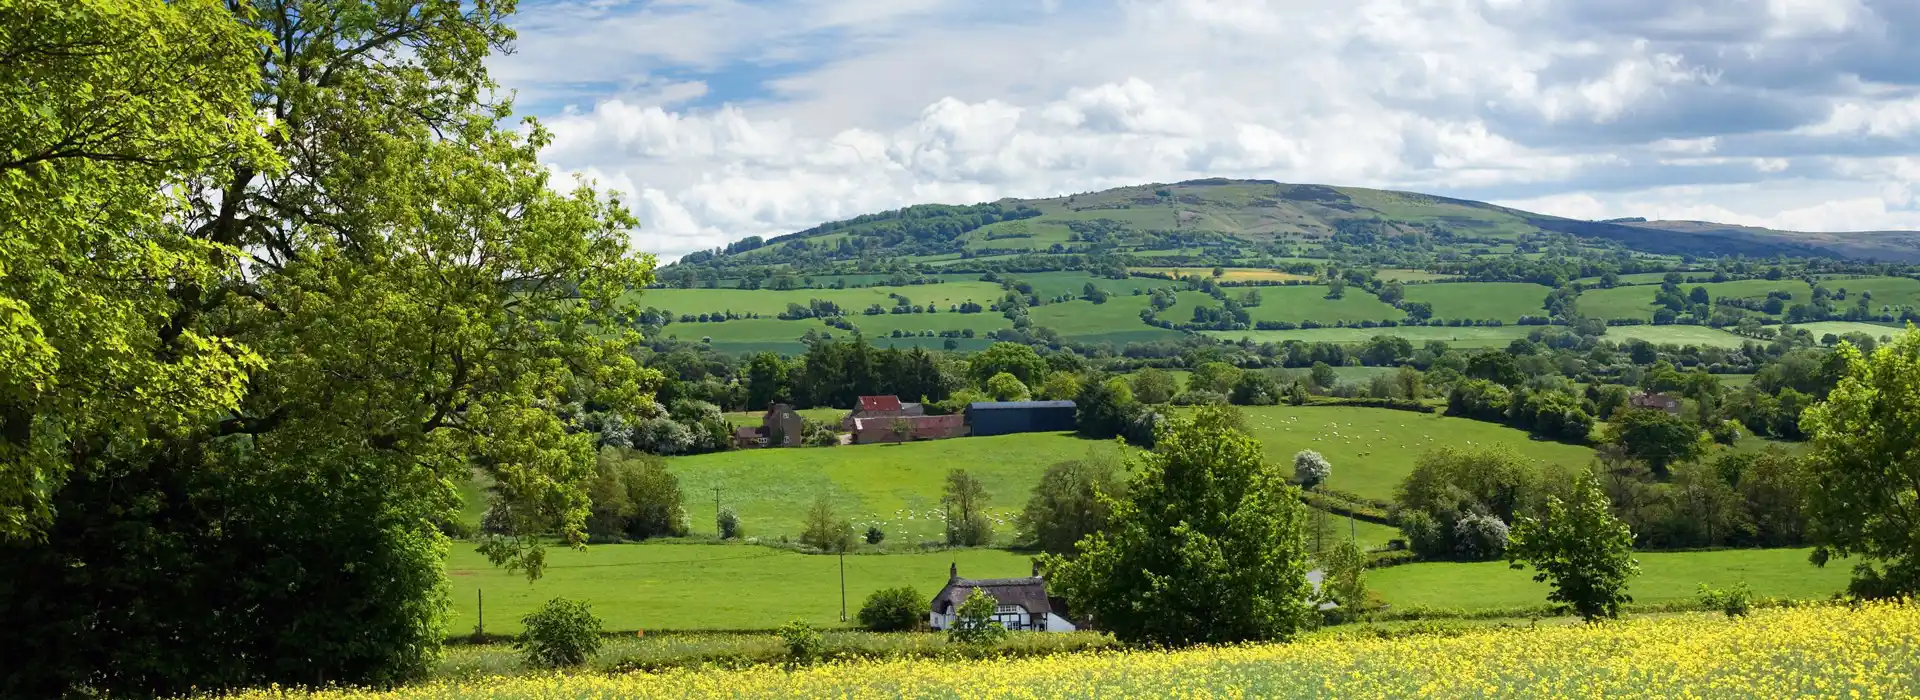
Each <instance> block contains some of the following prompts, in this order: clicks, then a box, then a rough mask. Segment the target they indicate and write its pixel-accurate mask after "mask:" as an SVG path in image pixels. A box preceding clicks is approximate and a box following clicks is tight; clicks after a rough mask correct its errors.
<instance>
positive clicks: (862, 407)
mask: <svg viewBox="0 0 1920 700" xmlns="http://www.w3.org/2000/svg"><path fill="white" fill-rule="evenodd" d="M926 413H927V410H926V407H924V406H921V405H920V404H917V403H902V402H901V401H900V397H898V396H862V397H860V401H859V403H856V404H854V406H853V410H852V411H848V412H847V417H845V418H841V419H840V428H841V429H842V430H856V428H855V427H854V421H856V420H859V419H862V418H898V417H903V416H923V415H926Z"/></svg>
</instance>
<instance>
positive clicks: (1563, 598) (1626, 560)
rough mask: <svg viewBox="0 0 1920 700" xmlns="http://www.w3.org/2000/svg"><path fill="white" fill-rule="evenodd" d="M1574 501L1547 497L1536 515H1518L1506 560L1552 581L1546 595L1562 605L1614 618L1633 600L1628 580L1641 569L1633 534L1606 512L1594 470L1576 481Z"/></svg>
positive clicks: (1581, 613) (1588, 614)
mask: <svg viewBox="0 0 1920 700" xmlns="http://www.w3.org/2000/svg"><path fill="white" fill-rule="evenodd" d="M1570 496H1571V498H1572V501H1571V502H1570V503H1569V502H1563V501H1561V500H1560V498H1559V497H1558V496H1548V497H1547V502H1546V507H1545V508H1544V509H1543V511H1542V513H1541V515H1540V516H1539V517H1538V518H1535V517H1522V518H1521V519H1520V522H1518V523H1517V524H1515V525H1514V527H1513V532H1512V534H1511V539H1510V540H1509V542H1508V544H1507V561H1508V562H1510V563H1511V564H1512V565H1513V568H1516V569H1518V568H1520V567H1521V564H1522V563H1525V564H1527V565H1530V566H1532V567H1533V568H1534V570H1535V573H1534V576H1533V579H1534V580H1535V581H1540V582H1543V583H1548V584H1551V585H1552V586H1553V592H1552V593H1549V594H1548V595H1547V600H1548V601H1551V602H1555V603H1561V604H1564V605H1566V606H1568V607H1570V608H1572V609H1573V612H1574V614H1577V615H1579V616H1580V617H1582V618H1584V619H1587V620H1595V619H1599V618H1603V617H1609V618H1610V617H1617V616H1619V614H1620V606H1621V605H1622V604H1624V603H1630V602H1633V597H1632V596H1629V595H1627V580H1628V579H1629V578H1631V577H1633V576H1634V575H1635V574H1637V573H1639V571H1640V565H1639V562H1636V561H1634V559H1633V533H1632V531H1630V530H1628V529H1627V526H1626V524H1625V523H1622V522H1620V521H1619V520H1618V519H1616V518H1614V517H1613V515H1612V513H1610V512H1608V505H1607V498H1606V494H1604V493H1602V492H1601V491H1600V485H1599V483H1598V482H1597V481H1596V480H1595V478H1594V477H1593V475H1592V474H1588V473H1582V474H1580V475H1579V476H1578V477H1576V478H1575V480H1574V486H1573V490H1572V492H1571V494H1570Z"/></svg>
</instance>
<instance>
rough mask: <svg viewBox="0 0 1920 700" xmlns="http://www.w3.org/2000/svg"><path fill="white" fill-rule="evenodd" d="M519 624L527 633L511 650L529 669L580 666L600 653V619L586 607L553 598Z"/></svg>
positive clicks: (579, 603)
mask: <svg viewBox="0 0 1920 700" xmlns="http://www.w3.org/2000/svg"><path fill="white" fill-rule="evenodd" d="M520 624H522V625H525V626H526V628H527V630H526V632H523V633H521V635H520V638H519V639H518V640H516V641H515V642H514V643H513V647H514V648H515V649H519V650H520V654H521V656H522V658H524V659H526V662H527V665H529V666H536V667H540V668H561V667H566V666H579V665H580V664H583V663H586V662H587V659H589V658H592V657H593V655H594V654H595V653H598V652H599V651H600V618H597V617H594V616H593V612H592V611H590V610H588V609H587V604H586V603H582V602H578V601H572V600H567V599H565V598H554V599H553V600H549V601H547V604H546V605H545V606H542V607H541V608H540V609H539V610H536V611H534V612H531V613H528V614H527V615H526V616H525V617H522V618H520Z"/></svg>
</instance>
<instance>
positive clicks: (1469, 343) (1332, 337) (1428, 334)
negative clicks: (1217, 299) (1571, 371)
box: [1202, 326, 1535, 348]
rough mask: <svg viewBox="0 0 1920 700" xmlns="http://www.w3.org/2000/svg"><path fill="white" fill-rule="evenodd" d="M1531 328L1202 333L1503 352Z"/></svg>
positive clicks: (1231, 338)
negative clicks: (1392, 339) (1390, 341)
mask: <svg viewBox="0 0 1920 700" xmlns="http://www.w3.org/2000/svg"><path fill="white" fill-rule="evenodd" d="M1534 328H1535V326H1497V327H1489V326H1476V327H1463V328H1447V327H1441V326H1395V327H1393V328H1304V329H1300V330H1291V331H1202V332H1203V333H1205V334H1207V335H1210V336H1213V337H1215V338H1219V339H1221V340H1225V341H1229V342H1233V341H1238V340H1240V339H1241V338H1248V339H1251V340H1253V342H1256V343H1284V342H1286V341H1289V340H1298V341H1300V342H1303V343H1364V342H1367V341H1368V340H1371V339H1372V338H1373V337H1374V336H1376V335H1389V336H1399V337H1402V338H1406V339H1407V340H1410V341H1413V344H1414V345H1416V346H1418V345H1420V344H1421V343H1425V342H1427V341H1429V340H1439V341H1444V342H1445V343H1447V344H1448V345H1451V346H1453V347H1456V348H1504V347H1506V346H1507V345H1508V344H1509V343H1512V342H1513V340H1514V339H1515V338H1525V337H1527V334H1528V333H1532V332H1533V329H1534Z"/></svg>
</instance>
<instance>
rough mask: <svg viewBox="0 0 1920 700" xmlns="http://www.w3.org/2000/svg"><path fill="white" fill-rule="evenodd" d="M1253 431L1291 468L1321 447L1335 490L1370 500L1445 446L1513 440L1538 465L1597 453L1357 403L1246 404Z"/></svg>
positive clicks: (1499, 428) (1389, 494)
mask: <svg viewBox="0 0 1920 700" xmlns="http://www.w3.org/2000/svg"><path fill="white" fill-rule="evenodd" d="M1241 411H1242V413H1243V414H1244V415H1245V417H1246V421H1247V431H1248V432H1249V433H1250V434H1252V435H1253V437H1254V438H1255V439H1257V440H1259V441H1260V444H1261V446H1262V447H1264V448H1265V449H1266V453H1267V459H1268V460H1269V461H1271V462H1274V463H1276V464H1282V465H1286V468H1287V469H1291V468H1292V465H1293V455H1294V453H1296V452H1299V451H1300V450H1314V451H1316V452H1319V453H1320V454H1321V455H1322V456H1324V457H1326V458H1327V461H1328V462H1331V463H1332V464H1333V474H1332V476H1331V477H1329V478H1328V479H1327V487H1328V488H1331V489H1334V490H1337V491H1344V492H1347V493H1352V494H1355V495H1358V496H1361V497H1364V498H1370V499H1376V500H1383V501H1385V500H1391V499H1392V498H1393V491H1394V489H1395V488H1396V487H1398V486H1399V485H1400V481H1401V480H1402V479H1404V478H1405V477H1406V475H1407V474H1408V473H1410V472H1412V471H1413V463H1414V460H1416V459H1418V458H1419V457H1420V454H1421V453H1423V452H1426V451H1427V450H1430V449H1434V448H1438V447H1441V446H1445V445H1459V446H1462V447H1484V446H1488V445H1507V446H1510V447H1512V448H1513V449H1514V450H1515V451H1516V452H1518V453H1519V454H1520V456H1521V457H1522V458H1524V459H1527V460H1529V461H1531V462H1533V463H1535V464H1537V465H1548V464H1561V465H1565V466H1569V467H1578V466H1584V465H1585V464H1587V462H1589V461H1591V460H1592V458H1593V451H1592V450H1590V449H1588V448H1585V447H1580V446H1578V445H1567V444H1563V443H1558V442H1548V441H1544V440H1535V439H1532V438H1530V437H1528V435H1527V433H1526V431H1523V430H1517V429H1514V428H1509V427H1506V426H1503V425H1497V424H1494V423H1487V422H1483V421H1476V420H1469V419H1466V418H1454V417H1450V416H1442V415H1439V414H1426V413H1415V412H1412V411H1396V410H1392V409H1384V408H1363V407H1357V406H1263V407H1247V408H1242V409H1241Z"/></svg>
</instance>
